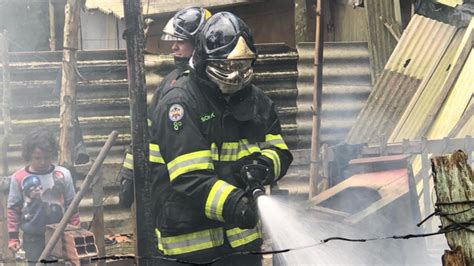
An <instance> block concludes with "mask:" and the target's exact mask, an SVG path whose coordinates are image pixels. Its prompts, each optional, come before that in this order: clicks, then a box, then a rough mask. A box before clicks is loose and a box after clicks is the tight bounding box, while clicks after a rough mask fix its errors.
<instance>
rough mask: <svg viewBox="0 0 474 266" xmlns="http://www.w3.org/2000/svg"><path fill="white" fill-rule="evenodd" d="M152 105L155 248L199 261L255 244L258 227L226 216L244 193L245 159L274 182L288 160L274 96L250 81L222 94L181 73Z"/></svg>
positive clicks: (256, 247) (255, 247)
mask: <svg viewBox="0 0 474 266" xmlns="http://www.w3.org/2000/svg"><path fill="white" fill-rule="evenodd" d="M150 108H151V109H150V110H151V111H152V112H151V113H150V114H151V116H150V118H151V120H152V126H151V128H150V135H151V136H150V137H151V143H150V160H151V161H152V162H155V163H159V165H158V166H156V165H155V167H153V168H152V172H153V177H152V178H153V187H152V197H153V199H152V203H153V215H154V217H155V223H156V235H157V239H158V247H157V248H158V250H159V252H160V253H161V254H164V255H168V256H174V257H178V258H181V259H183V258H184V259H186V260H188V261H193V262H198V261H207V260H209V259H212V258H216V257H219V256H222V255H223V254H226V253H231V252H236V251H241V250H259V249H260V245H261V243H262V240H261V232H260V231H259V229H258V228H254V229H240V228H238V227H236V226H234V225H232V224H229V223H228V222H226V217H228V216H229V215H230V213H229V210H231V209H232V207H233V206H231V205H232V202H235V201H233V200H232V199H235V198H239V197H241V196H242V195H243V194H244V189H245V185H244V183H243V182H242V180H241V179H240V176H239V172H240V170H241V168H242V166H243V165H245V164H247V163H248V162H250V161H251V160H253V159H258V160H259V161H260V162H262V163H264V164H266V165H267V166H268V167H270V169H272V170H273V171H272V174H273V177H274V180H278V179H279V178H281V177H282V176H283V175H284V174H285V173H286V171H287V169H288V167H289V165H290V163H291V161H292V155H291V153H290V152H289V150H288V147H287V145H286V144H285V142H284V140H283V138H282V137H281V127H280V122H279V119H278V117H277V115H276V110H275V106H274V104H273V102H272V101H271V100H270V99H269V98H268V97H267V96H266V95H265V94H264V93H263V92H262V91H261V90H260V89H259V88H257V87H256V86H253V85H249V86H248V87H246V88H244V89H242V90H241V91H239V92H237V93H235V94H234V95H232V97H231V98H230V99H225V98H224V96H223V95H222V93H221V92H220V90H219V89H218V88H217V87H216V85H214V84H213V83H211V82H209V81H205V80H202V79H200V78H198V77H197V76H196V75H194V74H193V73H191V74H186V73H184V74H183V75H182V76H181V77H179V78H178V80H177V82H176V84H175V85H174V86H172V87H170V88H169V89H167V90H165V91H163V94H162V97H161V99H160V104H158V105H155V106H151V107H150Z"/></svg>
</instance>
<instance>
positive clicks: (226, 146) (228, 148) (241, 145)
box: [219, 139, 261, 162]
mask: <svg viewBox="0 0 474 266" xmlns="http://www.w3.org/2000/svg"><path fill="white" fill-rule="evenodd" d="M256 152H261V150H260V147H258V145H256V144H250V143H249V141H248V140H247V139H241V140H239V142H224V143H222V149H221V154H220V158H219V159H220V161H223V162H233V161H237V160H239V159H241V158H243V157H245V156H249V155H250V154H252V153H256Z"/></svg>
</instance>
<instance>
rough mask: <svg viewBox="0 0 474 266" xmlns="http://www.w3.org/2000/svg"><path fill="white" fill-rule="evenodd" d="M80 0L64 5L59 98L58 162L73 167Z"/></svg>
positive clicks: (72, 0) (69, 1) (70, 0)
mask: <svg viewBox="0 0 474 266" xmlns="http://www.w3.org/2000/svg"><path fill="white" fill-rule="evenodd" d="M79 4H80V0H68V1H67V3H66V6H65V7H64V13H65V19H64V44H63V46H64V50H63V64H62V81H61V94H60V95H61V96H60V100H59V102H60V103H59V106H60V107H59V117H60V125H59V127H60V135H59V164H60V165H63V166H66V167H69V168H71V167H73V166H74V162H73V153H74V141H73V139H74V116H75V114H76V82H77V80H76V71H75V69H76V67H77V55H76V53H77V48H78V38H77V36H78V35H77V34H78V31H79V24H80V19H81V17H80V8H79Z"/></svg>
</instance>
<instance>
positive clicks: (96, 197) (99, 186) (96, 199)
mask: <svg viewBox="0 0 474 266" xmlns="http://www.w3.org/2000/svg"><path fill="white" fill-rule="evenodd" d="M97 176H98V178H97V182H96V183H95V184H91V186H92V203H93V205H94V216H93V218H92V232H93V233H94V236H95V241H96V242H95V244H96V245H97V249H98V256H99V257H102V258H103V257H105V255H106V254H105V239H104V232H105V224H104V202H103V201H104V185H103V181H102V176H103V175H102V171H100V172H99V173H98V174H97ZM97 264H98V265H105V260H99V261H98V262H97Z"/></svg>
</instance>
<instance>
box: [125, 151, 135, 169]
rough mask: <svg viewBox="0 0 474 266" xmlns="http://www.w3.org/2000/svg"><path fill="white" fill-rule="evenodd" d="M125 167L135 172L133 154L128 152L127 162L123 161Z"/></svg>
mask: <svg viewBox="0 0 474 266" xmlns="http://www.w3.org/2000/svg"><path fill="white" fill-rule="evenodd" d="M123 167H124V168H127V169H130V170H133V154H131V153H128V152H127V155H125V160H123Z"/></svg>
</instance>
